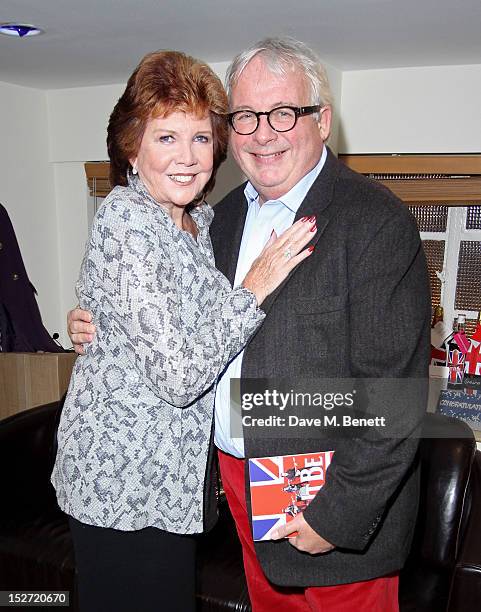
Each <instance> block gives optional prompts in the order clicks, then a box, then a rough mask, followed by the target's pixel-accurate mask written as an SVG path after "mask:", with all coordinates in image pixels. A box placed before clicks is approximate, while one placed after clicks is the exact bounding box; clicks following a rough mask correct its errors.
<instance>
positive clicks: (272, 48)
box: [225, 37, 332, 106]
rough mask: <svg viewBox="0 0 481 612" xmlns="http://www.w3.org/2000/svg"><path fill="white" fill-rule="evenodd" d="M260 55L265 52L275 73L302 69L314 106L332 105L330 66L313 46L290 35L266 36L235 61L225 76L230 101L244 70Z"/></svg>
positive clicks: (269, 65) (267, 64) (264, 55)
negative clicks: (327, 71)
mask: <svg viewBox="0 0 481 612" xmlns="http://www.w3.org/2000/svg"><path fill="white" fill-rule="evenodd" d="M259 54H262V60H263V62H264V63H265V65H266V67H267V68H268V69H269V70H270V71H271V72H273V73H274V74H277V75H286V74H287V73H288V72H290V71H295V70H296V69H297V70H300V71H302V73H303V74H304V77H305V79H306V81H307V84H308V86H309V90H310V97H311V99H310V101H309V102H310V104H311V105H315V104H320V105H321V106H326V105H332V93H331V88H330V87H329V80H328V78H327V73H326V69H325V68H324V66H323V65H322V64H321V61H320V60H319V58H318V57H317V55H316V54H315V53H314V51H312V49H310V48H309V47H308V46H307V45H305V44H304V43H302V42H300V41H299V40H296V39H295V38H290V37H285V38H264V40H261V41H259V42H257V43H255V44H254V45H252V47H249V49H247V50H246V51H242V52H241V53H239V55H237V56H236V57H235V58H234V59H233V60H232V63H231V64H230V66H229V67H228V69H227V73H226V77H225V88H226V90H227V95H228V96H229V102H230V101H231V97H232V89H233V87H234V86H235V84H236V83H237V81H238V79H239V77H240V76H241V74H242V72H243V70H244V69H245V67H246V66H247V64H248V63H249V62H250V61H251V60H252V59H253V58H254V57H255V56H256V55H259Z"/></svg>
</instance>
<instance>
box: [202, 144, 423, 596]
mask: <svg viewBox="0 0 481 612" xmlns="http://www.w3.org/2000/svg"><path fill="white" fill-rule="evenodd" d="M246 211H247V205H246V202H245V198H244V194H243V186H241V187H239V188H238V189H236V190H234V191H233V192H231V193H230V194H229V195H228V196H227V197H226V198H225V199H224V200H223V201H222V202H221V203H220V204H218V205H217V206H216V208H215V218H214V221H213V223H212V225H211V236H212V242H213V246H214V253H215V257H216V265H217V266H218V268H219V269H220V270H221V271H222V272H223V273H224V274H225V275H226V276H227V277H228V278H229V279H230V280H231V281H232V279H233V278H234V273H235V267H236V259H237V255H238V252H239V246H240V240H241V236H242V230H243V225H244V220H245V216H246ZM304 215H316V217H317V226H318V232H317V234H316V237H315V239H314V242H315V243H316V246H315V251H314V253H313V255H312V256H311V257H309V258H308V259H307V260H306V261H305V262H303V263H302V264H301V265H300V266H299V267H298V268H296V270H295V271H294V272H293V273H292V274H291V276H290V277H289V278H288V280H287V281H286V282H285V283H284V284H283V285H282V286H281V287H280V288H279V289H278V290H277V291H275V292H274V293H273V294H272V295H271V296H269V297H268V298H267V300H266V301H265V302H264V303H263V309H264V310H265V311H266V313H267V316H266V319H265V322H264V324H263V326H262V327H261V329H260V330H259V331H258V332H257V333H256V334H255V336H254V337H253V338H252V339H251V341H250V342H249V343H248V345H247V347H246V350H245V353H244V359H243V369H242V375H243V377H250V378H256V377H261V378H282V377H285V378H290V379H294V380H296V379H300V378H304V379H309V378H311V379H312V378H320V377H322V376H326V377H346V378H348V377H358V378H360V377H373V378H378V377H386V378H389V377H393V378H396V377H399V378H401V377H413V378H422V377H427V373H428V360H429V318H430V293H429V283H428V275H427V268H426V262H425V257H424V254H423V250H422V246H421V242H420V238H419V233H418V230H417V227H416V223H415V221H414V219H413V217H412V216H411V215H410V213H409V211H408V210H407V208H406V206H405V205H404V204H402V202H400V201H399V200H398V199H397V198H396V197H395V196H393V194H392V193H391V192H389V191H388V190H387V189H384V188H383V187H381V186H379V185H377V184H374V183H373V182H372V181H370V180H368V179H366V178H364V177H362V176H361V175H359V174H356V173H354V172H352V171H351V170H349V169H348V168H347V167H345V166H344V165H343V164H342V163H341V162H339V161H338V160H337V159H336V158H335V157H334V156H333V155H332V153H331V152H330V151H329V152H328V157H327V160H326V163H325V166H324V168H323V170H322V172H321V173H320V175H319V177H318V178H317V180H316V181H315V183H314V185H313V186H312V188H311V189H310V191H309V193H308V194H307V196H306V198H305V200H304V202H303V203H302V205H301V207H300V208H299V210H298V213H297V215H296V219H298V218H300V217H302V216H304ZM400 410H401V411H402V417H403V419H404V420H405V421H407V422H408V423H409V424H410V425H411V426H412V428H415V427H416V424H417V423H418V422H419V421H420V419H421V418H422V414H423V412H424V410H425V403H424V397H423V396H422V395H420V396H419V397H418V398H416V400H415V401H413V402H412V403H410V402H406V403H405V404H402V408H401V409H400ZM399 414H400V416H401V412H400V413H399ZM251 431H252V430H251V429H249V428H244V436H245V449H246V456H248V457H262V456H274V455H280V454H294V453H299V452H316V451H320V450H327V449H329V450H335V453H334V457H333V461H332V463H331V465H330V468H329V470H328V472H327V481H326V484H325V486H324V488H323V489H322V490H321V491H320V492H319V493H318V495H317V496H316V498H315V499H314V500H313V501H312V503H311V504H310V506H309V507H308V508H307V510H306V511H305V517H306V520H307V521H308V522H309V524H310V525H311V526H312V527H313V528H314V529H315V530H316V531H317V532H318V533H319V534H320V535H322V536H323V537H324V538H325V539H326V540H328V541H329V542H331V543H332V544H334V545H335V546H336V548H335V549H334V550H333V551H332V552H329V553H327V554H324V555H316V556H311V555H309V554H305V553H301V552H299V551H297V550H296V549H295V548H294V547H292V546H291V545H290V544H289V543H288V542H259V543H256V552H257V555H258V558H259V560H260V563H261V565H262V567H263V570H264V572H265V573H266V575H267V577H268V578H269V580H271V581H272V582H274V583H275V584H279V585H286V586H308V585H334V584H342V583H348V582H354V581H360V580H367V579H370V578H374V577H377V576H381V575H385V574H388V573H390V572H393V571H397V570H399V569H400V568H401V567H402V565H403V563H404V561H405V559H406V556H407V553H408V550H409V546H410V542H411V537H412V530H413V526H414V520H415V516H416V511H417V499H418V473H417V467H416V465H417V464H416V450H417V440H415V439H409V440H404V441H400V440H395V439H384V440H382V441H381V442H379V443H377V444H373V443H372V442H369V441H367V440H364V439H356V440H344V441H343V440H338V439H336V440H332V439H331V440H330V439H328V438H327V437H326V435H325V434H323V430H322V429H319V428H317V429H313V431H312V437H311V436H310V438H311V439H309V440H299V439H297V440H294V439H288V438H287V437H285V438H283V439H277V440H266V439H261V438H253V437H252V433H251Z"/></svg>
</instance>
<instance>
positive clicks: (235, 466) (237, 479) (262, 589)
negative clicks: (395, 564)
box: [219, 451, 399, 612]
mask: <svg viewBox="0 0 481 612" xmlns="http://www.w3.org/2000/svg"><path fill="white" fill-rule="evenodd" d="M219 464H220V471H221V476H222V484H223V486H224V490H225V493H226V496H227V501H228V503H229V508H230V511H231V513H232V516H233V517H234V520H235V524H236V527H237V533H238V535H239V539H240V541H241V544H242V552H243V557H244V568H245V573H246V578H247V587H248V589H249V596H250V599H251V603H252V609H253V612H308V611H312V610H315V611H316V612H399V604H398V576H397V574H396V575H390V576H385V577H382V578H375V579H373V580H366V581H364V582H354V583H352V584H340V585H337V586H321V587H306V588H286V587H278V586H276V585H274V584H272V583H271V582H269V581H268V580H267V578H266V577H265V576H264V573H263V571H262V568H261V566H260V564H259V561H258V560H257V556H256V553H255V549H254V542H253V540H252V532H251V528H250V525H249V519H248V516H247V507H246V500H245V484H244V478H245V476H244V460H243V459H236V458H235V457H232V456H231V455H227V454H226V453H223V452H222V451H219Z"/></svg>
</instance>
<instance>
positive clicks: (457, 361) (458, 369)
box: [448, 349, 465, 384]
mask: <svg viewBox="0 0 481 612" xmlns="http://www.w3.org/2000/svg"><path fill="white" fill-rule="evenodd" d="M448 364H449V376H448V379H449V382H450V383H453V384H460V383H462V382H463V379H464V365H465V355H464V353H462V352H461V351H460V350H458V349H454V350H452V351H448Z"/></svg>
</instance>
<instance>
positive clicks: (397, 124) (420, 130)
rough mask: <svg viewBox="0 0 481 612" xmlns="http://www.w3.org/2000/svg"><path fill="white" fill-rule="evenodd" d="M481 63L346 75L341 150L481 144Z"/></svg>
mask: <svg viewBox="0 0 481 612" xmlns="http://www.w3.org/2000/svg"><path fill="white" fill-rule="evenodd" d="M480 100H481V64H477V65H472V66H435V67H425V68H397V69H394V70H393V69H391V70H362V71H356V72H344V73H343V76H342V99H341V119H342V121H341V131H340V140H339V152H341V153H465V152H467V153H469V152H479V151H480V150H481V120H480V117H481V114H480V108H481V107H480Z"/></svg>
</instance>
